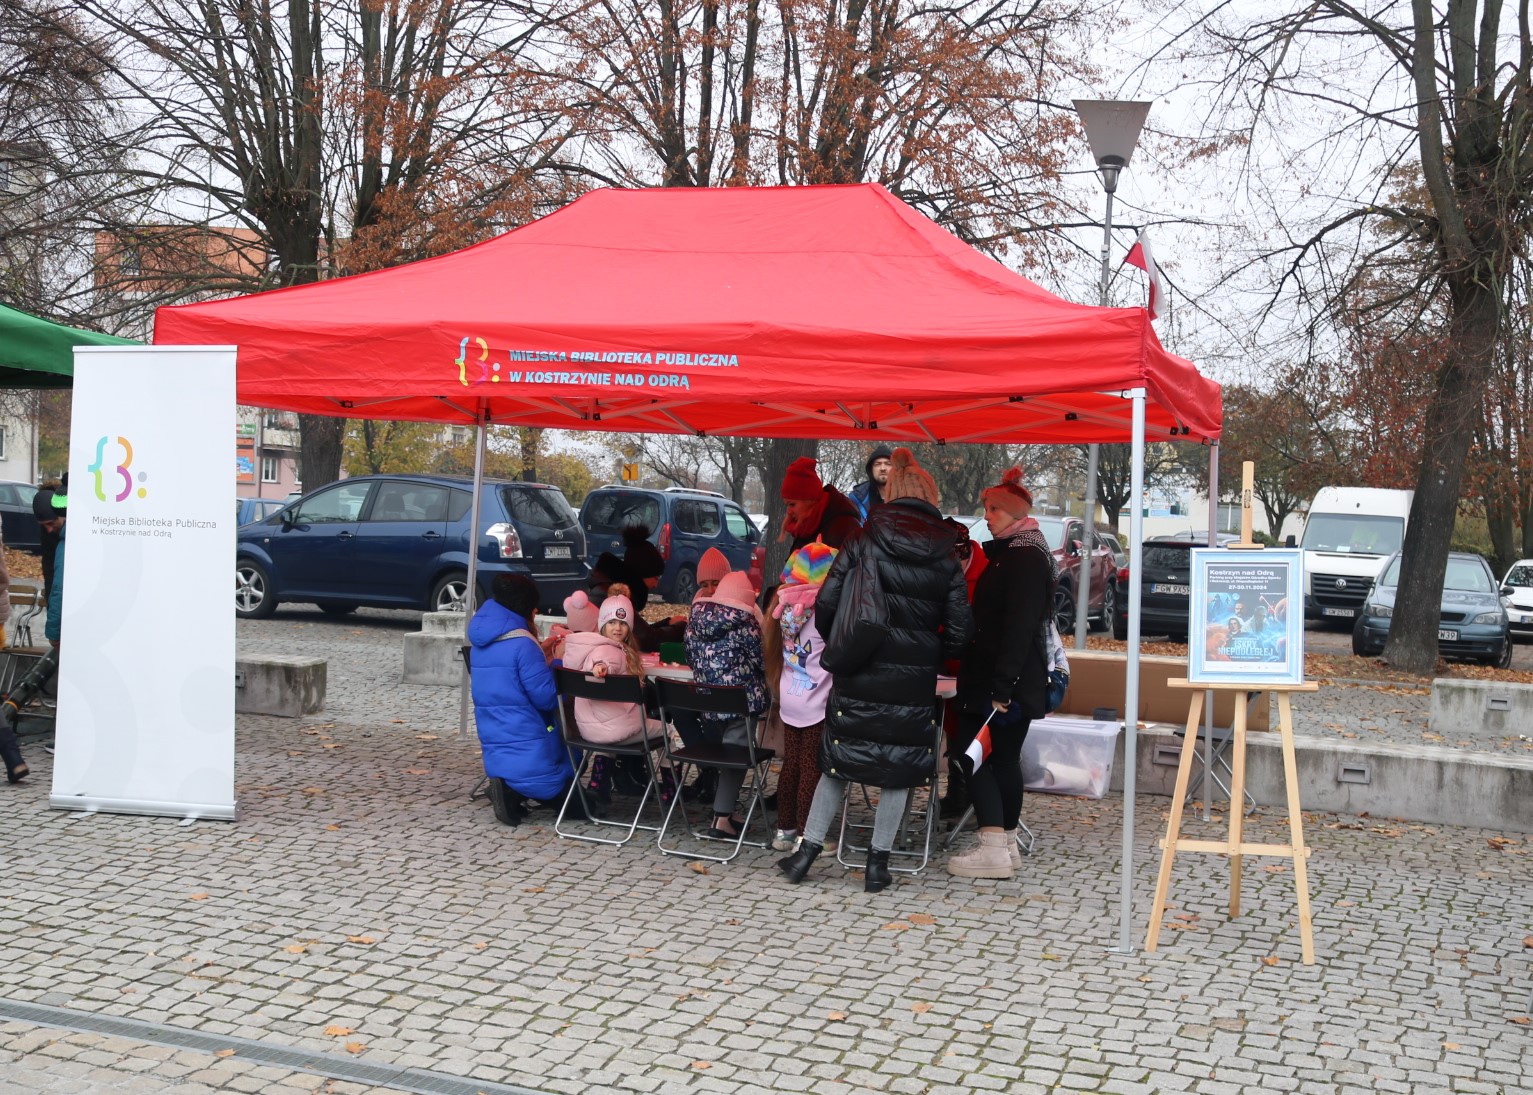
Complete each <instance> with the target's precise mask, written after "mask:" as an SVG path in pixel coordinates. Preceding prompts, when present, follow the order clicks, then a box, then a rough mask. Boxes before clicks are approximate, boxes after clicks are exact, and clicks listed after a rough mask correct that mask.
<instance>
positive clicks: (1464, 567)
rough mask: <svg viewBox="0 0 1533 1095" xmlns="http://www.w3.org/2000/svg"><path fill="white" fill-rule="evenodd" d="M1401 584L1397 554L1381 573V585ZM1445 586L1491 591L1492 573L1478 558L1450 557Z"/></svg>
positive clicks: (1458, 589)
mask: <svg viewBox="0 0 1533 1095" xmlns="http://www.w3.org/2000/svg"><path fill="white" fill-rule="evenodd" d="M1399 584H1400V557H1399V556H1398V555H1396V556H1395V557H1394V558H1393V559H1391V560H1390V561H1389V566H1387V567H1385V568H1384V573H1383V574H1381V575H1379V585H1381V586H1389V587H1394V586H1397V585H1399ZM1443 588H1444V589H1453V590H1457V591H1458V592H1460V593H1490V592H1492V585H1491V580H1490V573H1489V572H1488V571H1487V570H1486V569H1485V564H1484V563H1482V562H1481V561H1480V560H1478V559H1456V558H1449V560H1448V569H1447V571H1445V572H1444V574H1443Z"/></svg>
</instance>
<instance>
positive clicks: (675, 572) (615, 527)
mask: <svg viewBox="0 0 1533 1095" xmlns="http://www.w3.org/2000/svg"><path fill="white" fill-rule="evenodd" d="M580 524H581V527H582V528H583V529H584V530H585V537H586V546H587V550H588V551H589V553H590V562H592V563H593V564H594V563H595V562H596V559H597V557H598V556H599V555H601V553H602V552H604V551H610V552H612V553H613V554H614V555H617V556H620V557H621V556H622V554H623V552H624V551H625V550H626V545H625V544H624V543H623V529H625V528H627V527H629V526H631V525H643V526H644V527H645V528H647V529H649V538H650V542H651V543H653V544H654V545H655V546H656V547H657V548H658V549H659V550H660V555H661V557H662V558H663V559H664V560H665V572H664V573H663V574H661V575H660V584H659V586H658V587H657V592H658V593H659V594H660V599H661V600H663V601H667V602H670V603H671V604H689V603H690V602H691V600H692V596H693V594H695V593H696V592H697V561H698V559H700V558H701V557H702V555H703V552H705V551H707V550H708V549H709V548H711V547H716V548H718V549H719V550H720V551H722V552H723V553H724V557H725V558H726V559H728V560H729V565H730V567H731V568H732V569H734V570H743V571H746V572H747V573H748V574H750V576H751V584H752V585H754V586H755V587H756V588H757V589H760V588H761V565H762V562H763V561H764V560H765V558H766V548H764V547H763V546H762V544H761V537H762V533H761V530H760V529H759V528H757V527H756V523H755V522H754V521H752V520H751V519H750V515H749V514H748V513H746V512H745V510H744V509H742V508H741V507H739V506H737V505H735V503H734V502H733V501H731V500H730V499H728V498H725V497H724V496H723V495H722V494H714V493H713V492H711V491H698V490H682V489H680V488H672V489H669V490H650V489H648V488H644V487H598V488H597V489H596V490H593V491H592V492H591V493H590V494H588V495H586V500H585V502H584V504H583V505H581V507H580Z"/></svg>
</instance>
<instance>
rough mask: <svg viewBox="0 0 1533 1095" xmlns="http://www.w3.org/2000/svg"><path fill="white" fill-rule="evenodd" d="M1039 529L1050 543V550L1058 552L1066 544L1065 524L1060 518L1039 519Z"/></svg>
mask: <svg viewBox="0 0 1533 1095" xmlns="http://www.w3.org/2000/svg"><path fill="white" fill-rule="evenodd" d="M1038 529H1039V531H1040V532H1042V533H1043V538H1044V539H1045V540H1047V541H1048V542H1049V548H1050V550H1053V551H1058V550H1059V547H1060V545H1061V544H1063V543H1064V542H1065V523H1064V522H1063V521H1061V520H1060V519H1059V518H1058V517H1040V518H1038Z"/></svg>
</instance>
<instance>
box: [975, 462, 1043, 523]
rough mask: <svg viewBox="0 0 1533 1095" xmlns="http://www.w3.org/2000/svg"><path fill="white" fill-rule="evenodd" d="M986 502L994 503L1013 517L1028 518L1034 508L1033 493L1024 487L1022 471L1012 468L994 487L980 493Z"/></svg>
mask: <svg viewBox="0 0 1533 1095" xmlns="http://www.w3.org/2000/svg"><path fill="white" fill-rule="evenodd" d="M980 497H981V498H982V499H984V500H985V501H986V502H994V503H995V504H996V505H997V506H999V507H1000V508H1001V509H1003V510H1005V511H1006V512H1007V513H1009V514H1011V515H1012V516H1013V517H1026V516H1027V515H1028V513H1030V512H1031V511H1032V508H1033V492H1032V491H1030V490H1028V489H1027V488H1026V487H1024V486H1023V485H1022V469H1021V468H1012V469H1011V470H1009V471H1008V472H1007V473H1006V474H1005V475H1003V476H1001V481H1000V482H999V483H997V484H996V485H995V486H993V487H986V488H985V489H984V490H982V491H980Z"/></svg>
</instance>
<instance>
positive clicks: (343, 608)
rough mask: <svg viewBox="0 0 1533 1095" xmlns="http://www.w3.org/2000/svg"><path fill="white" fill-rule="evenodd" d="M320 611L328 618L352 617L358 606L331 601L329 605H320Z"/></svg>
mask: <svg viewBox="0 0 1533 1095" xmlns="http://www.w3.org/2000/svg"><path fill="white" fill-rule="evenodd" d="M319 610H320V611H321V612H323V613H324V614H325V615H326V616H350V615H351V614H352V613H353V612H355V611H356V610H357V606H356V605H353V604H342V603H340V602H337V601H331V602H330V603H329V604H322V605H320V606H319Z"/></svg>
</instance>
